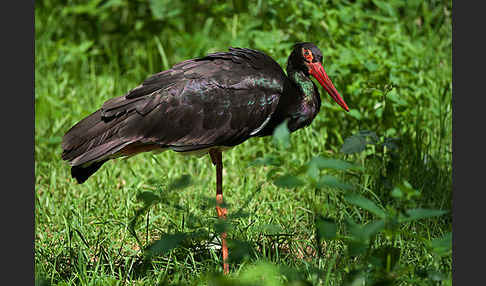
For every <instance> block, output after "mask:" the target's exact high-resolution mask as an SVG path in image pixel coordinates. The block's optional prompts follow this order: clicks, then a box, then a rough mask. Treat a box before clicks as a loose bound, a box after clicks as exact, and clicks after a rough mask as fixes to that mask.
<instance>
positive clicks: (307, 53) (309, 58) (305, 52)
mask: <svg viewBox="0 0 486 286" xmlns="http://www.w3.org/2000/svg"><path fill="white" fill-rule="evenodd" d="M302 55H303V56H304V58H305V60H306V61H307V62H312V60H313V59H314V56H313V55H312V52H311V51H310V50H308V49H303V50H302Z"/></svg>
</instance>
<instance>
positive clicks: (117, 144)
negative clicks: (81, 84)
mask: <svg viewBox="0 0 486 286" xmlns="http://www.w3.org/2000/svg"><path fill="white" fill-rule="evenodd" d="M284 81H285V74H284V72H283V71H282V69H281V68H280V66H278V64H277V63H276V62H275V61H273V60H272V59H271V58H270V57H268V56H266V55H265V54H263V53H261V52H258V51H254V50H249V49H239V48H230V50H229V52H222V53H213V54H209V55H208V56H206V57H203V58H199V59H193V60H187V61H184V62H181V63H179V64H176V65H174V66H173V67H172V69H170V70H167V71H162V72H160V73H157V74H154V75H152V76H150V77H148V78H147V79H146V80H145V81H144V82H143V83H142V84H141V85H140V86H138V87H136V88H134V89H132V90H131V91H129V92H128V93H127V94H126V95H124V96H120V97H116V98H112V99H110V100H107V101H106V102H105V103H104V104H103V106H102V107H101V109H100V110H98V111H96V112H94V113H93V114H91V115H89V116H88V117H86V118H85V119H83V120H82V121H81V122H79V123H77V124H76V125H75V126H73V127H72V128H71V129H70V130H69V131H68V132H67V133H66V135H65V136H64V138H63V142H62V148H63V154H62V158H63V159H64V160H67V161H69V162H70V163H71V165H72V166H74V167H76V169H73V172H74V173H73V176H74V175H77V176H78V178H79V179H80V180H81V181H84V180H85V179H87V177H89V176H90V175H91V174H92V173H94V172H95V171H96V170H97V169H98V168H99V167H100V166H101V164H103V163H104V162H105V161H106V160H109V159H111V158H115V157H117V156H122V155H124V151H126V150H128V149H126V148H131V147H130V146H137V148H138V147H139V146H140V148H139V149H140V150H145V149H146V148H145V147H144V146H150V148H148V149H147V150H152V149H155V148H159V147H160V148H164V149H165V148H172V149H173V150H175V151H183V152H186V151H191V150H198V149H203V148H210V147H211V146H233V145H236V144H239V143H241V142H243V141H245V140H246V139H248V138H249V137H251V136H254V135H257V133H258V132H259V131H260V130H262V128H264V127H265V126H266V125H267V123H268V122H269V120H270V118H271V116H272V114H273V113H274V112H275V110H276V107H277V105H278V101H279V98H280V95H281V93H282V87H283V83H284ZM131 144H133V145H131ZM129 145H130V146H129ZM127 146H128V147H127ZM124 148H125V149H124ZM144 148H145V149H144ZM137 150H138V149H137ZM125 153H127V152H125ZM125 155H126V154H125ZM90 166H92V167H90ZM86 176H87V177H86Z"/></svg>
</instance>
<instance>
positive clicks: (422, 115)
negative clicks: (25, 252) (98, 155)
mask: <svg viewBox="0 0 486 286" xmlns="http://www.w3.org/2000/svg"><path fill="white" fill-rule="evenodd" d="M98 2H99V1H87V2H86V3H88V4H86V5H84V4H82V3H81V2H77V1H69V3H68V5H60V3H57V1H44V2H43V3H40V4H39V3H36V9H35V29H36V35H35V37H36V41H35V47H36V56H35V124H36V125H35V274H36V283H38V284H40V285H42V284H53V285H154V284H155V285H164V284H212V285H227V284H231V285H256V284H258V285H293V284H295V285H451V284H452V252H451V246H450V232H451V231H452V220H451V213H450V210H451V204H452V175H451V170H452V165H451V152H452V151H451V150H452V149H451V146H452V145H451V141H452V126H451V121H452V115H451V82H452V77H451V75H452V68H451V16H450V8H451V5H452V4H451V2H450V1H406V2H403V3H402V2H401V1H353V2H347V1H342V2H338V1H328V2H325V3H324V4H322V5H318V4H317V3H315V2H313V1H296V2H294V1H256V2H251V1H249V2H251V3H247V2H248V1H233V2H230V3H226V2H224V3H223V2H221V3H220V2H215V3H212V5H206V4H201V3H199V2H198V3H196V2H194V3H192V2H191V1H187V2H186V1H185V2H176V3H175V4H171V6H168V4H167V3H165V2H164V1H160V5H159V6H157V5H156V4H154V3H156V1H151V2H149V3H151V4H150V5H149V4H147V3H145V2H137V5H138V6H135V7H138V8H134V7H133V6H130V5H134V4H133V3H134V2H130V3H126V2H122V1H120V2H117V1H108V2H107V3H108V4H109V5H108V4H107V3H101V2H100V3H98ZM110 3H111V4H110ZM117 3H118V4H117ZM90 5H91V6H90ZM168 7H170V9H168ZM246 7H249V8H246ZM164 9H165V10H164ZM157 11H158V12H157ZM161 11H162V12H161ZM183 12H184V13H183ZM141 20H143V21H141ZM137 23H138V24H137ZM133 27H135V28H133ZM137 27H138V28H137ZM297 41H314V42H315V43H316V44H317V45H318V46H319V47H321V49H322V51H323V53H324V58H325V60H324V67H325V68H326V71H327V72H328V74H329V75H330V77H331V79H332V80H333V82H334V84H335V85H336V87H337V89H338V90H339V91H340V92H341V94H343V96H344V98H345V100H346V102H347V103H348V105H349V106H350V107H351V108H352V111H351V112H350V113H349V114H346V113H344V112H342V111H341V110H340V109H339V108H338V106H337V105H335V104H333V103H332V102H330V101H329V98H328V97H327V96H326V95H325V93H324V92H323V90H321V94H322V95H323V96H322V98H323V106H322V108H321V112H320V114H319V115H318V117H317V118H316V119H315V120H314V122H313V123H312V125H311V126H309V127H308V128H305V129H302V130H299V131H297V132H295V133H292V134H291V135H290V138H287V136H286V135H287V134H286V133H285V132H282V133H281V134H280V135H279V136H280V137H279V136H277V138H271V137H268V138H256V139H250V140H249V141H247V142H245V143H243V144H241V145H239V146H237V147H236V148H234V149H232V150H231V151H227V152H225V153H224V155H223V162H224V165H225V169H224V177H223V184H224V196H225V197H224V199H225V202H226V203H227V204H228V210H229V218H228V220H227V223H221V222H220V221H218V220H217V217H216V211H215V208H214V207H215V202H214V197H215V180H216V178H215V170H214V168H213V166H212V165H211V163H210V160H209V158H208V157H207V156H206V157H203V158H195V157H185V156H180V155H178V154H175V153H174V152H165V153H162V154H159V155H154V154H150V153H148V154H142V155H137V156H135V157H133V158H130V159H128V160H116V161H111V162H109V163H107V164H105V165H104V166H103V167H102V169H101V170H100V171H98V172H97V173H96V174H95V175H94V176H93V177H92V178H90V179H89V180H88V181H87V182H86V183H85V184H82V185H78V184H76V183H75V181H74V180H73V179H72V178H71V177H70V170H69V166H68V165H67V164H66V163H65V162H63V161H62V160H61V159H60V153H61V148H60V142H61V139H62V136H63V134H64V133H65V132H66V131H67V130H68V129H69V128H70V127H71V126H72V125H73V124H75V123H76V122H77V121H79V120H80V119H81V118H83V117H84V116H87V115H88V114H90V113H91V112H93V111H94V110H96V109H97V108H99V106H100V105H101V104H102V103H103V102H104V101H105V100H107V99H109V98H111V97H114V96H118V95H121V94H124V93H125V92H126V91H128V90H129V89H131V88H133V87H134V86H136V85H138V84H139V83H140V82H141V81H142V80H143V79H144V78H146V77H147V76H148V75H150V74H152V73H155V72H158V71H160V70H161V69H163V68H166V67H170V66H171V65H173V64H175V63H177V62H179V61H181V60H184V59H187V58H191V57H195V56H201V55H204V54H205V53H207V52H211V51H215V50H223V49H226V47H228V46H231V45H233V46H242V47H251V48H257V49H262V50H264V51H266V52H268V53H269V54H271V55H272V56H273V57H274V58H275V59H276V60H277V61H278V62H279V63H280V64H281V65H282V66H285V61H286V58H287V56H288V53H289V52H290V47H291V45H292V44H293V43H294V42H297ZM363 130H369V132H359V131H363ZM284 131H285V130H284ZM353 135H354V136H353ZM373 138H374V139H373ZM275 139H280V140H283V142H284V143H285V142H287V140H290V141H288V145H289V146H287V147H285V146H283V145H285V144H283V145H282V144H278V140H275ZM372 139H373V140H372ZM364 140H371V141H369V142H370V144H363V142H364ZM385 143H386V144H385ZM439 210H444V211H449V212H447V213H445V214H444V213H443V212H439ZM407 219H408V220H407ZM223 229H226V230H227V232H228V235H229V240H230V257H231V258H232V259H234V261H232V263H231V274H230V275H229V277H223V276H222V275H221V272H222V267H221V258H220V252H219V248H218V246H217V243H216V242H215V241H214V240H215V239H216V238H217V234H218V233H220V232H221V231H222V230H223ZM215 244H216V245H215ZM363 281H364V282H363ZM363 283H365V284H363ZM378 283H382V284H378Z"/></svg>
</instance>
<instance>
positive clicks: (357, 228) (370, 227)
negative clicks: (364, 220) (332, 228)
mask: <svg viewBox="0 0 486 286" xmlns="http://www.w3.org/2000/svg"><path fill="white" fill-rule="evenodd" d="M348 228H349V233H350V234H351V236H352V237H353V239H354V240H355V241H363V242H367V241H369V240H370V239H371V238H372V237H373V236H374V235H376V234H377V233H379V232H380V231H382V230H383V229H384V228H385V220H383V219H381V220H377V221H374V222H372V223H368V224H365V225H360V224H357V223H354V222H353V221H350V220H348Z"/></svg>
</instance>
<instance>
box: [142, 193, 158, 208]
mask: <svg viewBox="0 0 486 286" xmlns="http://www.w3.org/2000/svg"><path fill="white" fill-rule="evenodd" d="M137 198H138V199H139V200H141V201H143V203H144V204H145V205H151V204H152V203H153V202H155V201H157V200H160V197H159V196H158V195H156V194H154V193H153V192H150V191H146V192H141V193H140V194H138V196H137Z"/></svg>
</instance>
